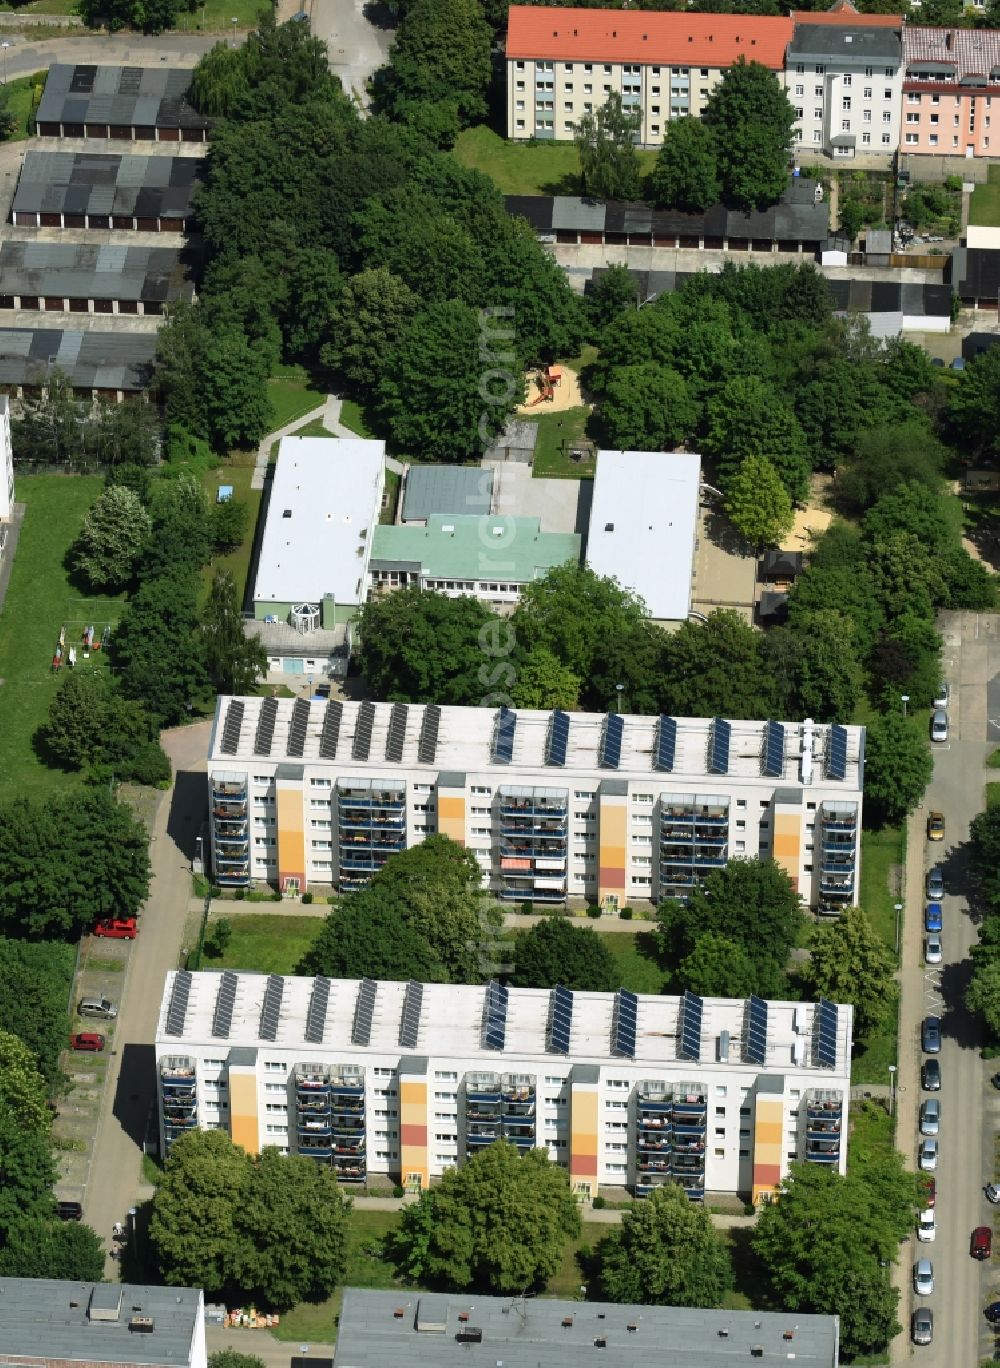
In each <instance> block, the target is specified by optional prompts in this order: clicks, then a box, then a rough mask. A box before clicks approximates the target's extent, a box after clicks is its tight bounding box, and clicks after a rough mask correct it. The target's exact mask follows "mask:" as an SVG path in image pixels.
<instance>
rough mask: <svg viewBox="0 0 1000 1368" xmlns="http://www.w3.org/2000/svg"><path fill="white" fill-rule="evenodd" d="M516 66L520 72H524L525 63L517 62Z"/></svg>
mask: <svg viewBox="0 0 1000 1368" xmlns="http://www.w3.org/2000/svg"><path fill="white" fill-rule="evenodd" d="M514 66H515V67H516V68H517V70H518V71H523V70H524V63H523V62H515V63H514Z"/></svg>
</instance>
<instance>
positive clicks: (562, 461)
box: [532, 408, 596, 480]
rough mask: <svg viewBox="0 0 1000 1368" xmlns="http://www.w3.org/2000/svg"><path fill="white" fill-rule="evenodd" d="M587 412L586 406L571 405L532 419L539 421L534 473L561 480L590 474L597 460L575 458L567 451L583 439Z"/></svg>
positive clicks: (579, 477)
mask: <svg viewBox="0 0 1000 1368" xmlns="http://www.w3.org/2000/svg"><path fill="white" fill-rule="evenodd" d="M589 416H590V410H589V409H587V408H571V409H564V410H563V412H562V413H543V414H540V415H539V416H538V417H537V418H535V419H533V420H532V421H533V422H535V423H537V425H538V440H537V442H536V443H535V463H534V467H533V474H534V475H536V476H538V477H539V478H541V477H542V476H543V475H544V476H549V477H551V478H556V479H564V480H580V479H592V478H593V475H594V468H595V464H596V463H595V462H594V461H593V460H589V459H588V460H584V461H574V460H572V459H571V457H570V454H569V453H570V451H571V450H572V449H573V448H574V447H577V446H579V444H580V443H581V442H583V441H585V431H586V426H587V419H588V418H589Z"/></svg>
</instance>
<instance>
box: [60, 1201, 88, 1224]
mask: <svg viewBox="0 0 1000 1368" xmlns="http://www.w3.org/2000/svg"><path fill="white" fill-rule="evenodd" d="M56 1215H57V1216H58V1217H59V1219H60V1221H82V1220H83V1206H82V1204H81V1203H80V1202H66V1201H59V1202H56Z"/></svg>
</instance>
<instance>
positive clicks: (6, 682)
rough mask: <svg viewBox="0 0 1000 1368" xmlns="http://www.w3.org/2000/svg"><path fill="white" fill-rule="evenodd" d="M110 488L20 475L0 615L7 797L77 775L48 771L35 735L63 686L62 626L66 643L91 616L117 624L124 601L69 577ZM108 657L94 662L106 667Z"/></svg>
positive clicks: (0, 724) (1, 773)
mask: <svg viewBox="0 0 1000 1368" xmlns="http://www.w3.org/2000/svg"><path fill="white" fill-rule="evenodd" d="M103 486H104V481H103V480H102V479H101V478H100V477H99V476H96V475H95V476H91V475H86V476H81V475H19V476H18V477H17V484H16V498H17V500H18V502H21V503H24V504H26V505H27V511H26V513H25V518H24V523H23V525H22V527H21V535H20V539H19V541H18V545H17V553H16V555H15V557H14V564H13V568H12V571H11V579H10V586H9V588H8V591H7V599H6V602H5V604H4V607H3V611H2V613H0V680H2V681H3V682H2V684H0V798H9V797H11V796H13V795H14V794H15V793H34V792H38V791H40V790H43V789H52V788H56V787H62V786H64V785H65V784H66V783H67V782H73V777H72V776H71V775H67V774H66V773H65V772H64V771H62V770H52V769H47V768H46V767H45V766H44V765H43V764H42V763H41V762H40V761H39V760H38V758H37V756H36V755H35V752H34V750H33V748H32V743H31V738H32V736H33V735H34V733H35V731H36V730H37V728H38V727H40V726H41V724H42V723H43V722H44V721H45V717H46V714H47V712H48V709H49V703H50V702H51V700H52V697H53V695H54V694H55V692H56V689H57V687H58V684H59V676H58V675H56V674H53V672H52V655H53V651H54V650H55V645H56V642H57V640H58V637H59V628H60V627H61V626H62V625H63V624H64V623H65V624H66V626H67V645H70V644H77V643H78V639H79V631H80V629H81V627H82V626H83V625H85V622H84V619H88V620H89V621H92V622H94V623H95V625H100V624H101V623H102V622H104V621H108V622H116V621H117V620H118V617H119V614H120V612H121V606H122V605H121V601H120V600H117V599H110V598H104V599H102V598H89V599H81V598H80V594H79V590H77V589H76V588H74V587H73V586H72V585H71V584H70V581H69V576H68V574H67V572H66V570H65V569H64V567H63V558H64V556H65V554H66V551H67V550H68V548H69V546H70V545H71V543H72V542H73V541H74V540H75V538H76V535H77V533H78V532H79V530H80V524H81V523H82V521H83V516H84V514H85V513H86V511H87V509H88V508H89V507H90V505H91V504H92V503H93V501H94V499H96V497H97V495H98V494H99V493H100V492H101V489H102V488H103ZM102 661H103V657H92V660H91V663H90V665H89V666H86V667H85V666H84V665H83V662H82V661H81V665H80V667H78V668H93V666H94V665H95V664H96V665H97V666H98V667H102Z"/></svg>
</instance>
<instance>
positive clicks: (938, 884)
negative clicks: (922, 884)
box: [926, 865, 944, 902]
mask: <svg viewBox="0 0 1000 1368" xmlns="http://www.w3.org/2000/svg"><path fill="white" fill-rule="evenodd" d="M926 888H927V896H928V898H933V899H934V900H935V901H936V902H937V901H940V899H941V898H943V897H944V875H943V874H942V873H941V866H940V865H932V866H931V867H930V869H928V871H927V880H926Z"/></svg>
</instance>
